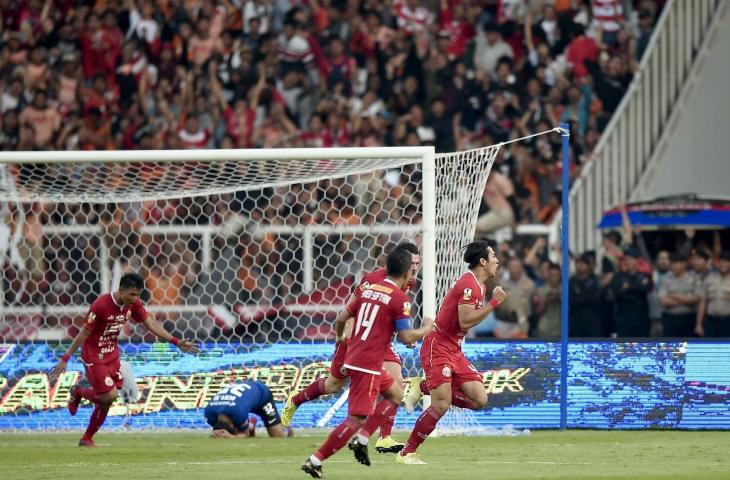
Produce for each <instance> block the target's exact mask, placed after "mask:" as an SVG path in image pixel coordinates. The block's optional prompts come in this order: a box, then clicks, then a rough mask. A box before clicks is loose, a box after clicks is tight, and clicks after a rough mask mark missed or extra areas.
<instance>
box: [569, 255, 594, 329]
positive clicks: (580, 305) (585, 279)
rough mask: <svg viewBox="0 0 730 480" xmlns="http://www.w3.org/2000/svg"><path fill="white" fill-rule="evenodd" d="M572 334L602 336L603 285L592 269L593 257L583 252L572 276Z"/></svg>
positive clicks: (576, 262) (576, 260) (576, 261)
mask: <svg viewBox="0 0 730 480" xmlns="http://www.w3.org/2000/svg"><path fill="white" fill-rule="evenodd" d="M569 290H570V324H569V327H570V336H571V337H600V336H601V316H600V315H598V311H599V309H600V307H601V285H600V283H599V282H598V278H597V277H596V274H595V273H593V271H592V270H591V259H590V257H589V256H588V255H587V254H585V253H584V254H583V255H581V256H580V257H578V258H576V259H575V275H573V276H572V277H571V278H570V289H569Z"/></svg>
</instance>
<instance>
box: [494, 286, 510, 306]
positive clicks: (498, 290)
mask: <svg viewBox="0 0 730 480" xmlns="http://www.w3.org/2000/svg"><path fill="white" fill-rule="evenodd" d="M492 298H493V299H495V300H496V301H498V302H499V303H502V302H504V299H505V298H507V292H505V291H504V289H503V288H502V287H500V286H499V285H497V286H496V287H494V290H492Z"/></svg>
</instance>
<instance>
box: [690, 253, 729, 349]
mask: <svg viewBox="0 0 730 480" xmlns="http://www.w3.org/2000/svg"><path fill="white" fill-rule="evenodd" d="M717 270H718V271H717V272H712V273H710V274H709V275H708V276H707V278H706V279H705V281H704V282H703V284H702V287H701V288H700V291H699V297H700V303H699V307H698V309H697V324H696V325H695V333H696V334H697V335H700V336H706V337H730V251H724V252H722V254H720V263H719V265H718V268H717Z"/></svg>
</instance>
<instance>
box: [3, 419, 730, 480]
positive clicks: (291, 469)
mask: <svg viewBox="0 0 730 480" xmlns="http://www.w3.org/2000/svg"><path fill="white" fill-rule="evenodd" d="M260 433H262V434H263V436H257V437H256V438H253V439H242V440H211V439H208V438H207V436H206V434H205V433H203V432H185V433H147V432H142V433H104V432H103V431H102V432H101V433H100V434H97V436H96V438H95V440H96V442H97V444H98V445H99V447H98V448H94V449H85V448H79V447H77V446H76V443H77V442H78V438H79V436H80V432H79V433H78V434H66V433H64V434H56V433H49V434H0V466H2V469H1V470H0V472H2V473H1V478H3V479H8V480H9V479H23V480H36V479H53V480H58V479H83V480H87V479H104V480H106V479H116V478H119V479H125V480H131V479H142V480H153V479H165V480H171V479H174V480H183V479H195V480H215V479H226V480H228V479H246V480H248V479H266V480H273V479H280V478H281V479H289V478H293V479H297V478H299V479H305V478H310V477H309V476H308V475H306V474H305V473H304V472H302V471H300V470H299V467H300V465H301V463H302V462H303V461H304V460H305V459H306V458H307V456H308V455H309V454H310V453H312V452H313V451H314V450H315V449H316V448H317V447H318V446H319V444H320V443H321V442H322V440H323V439H324V435H325V434H324V433H318V434H311V433H308V434H302V435H300V436H298V437H295V438H293V439H270V438H268V437H267V436H266V434H265V432H263V431H262V432H260ZM395 437H396V438H399V439H403V438H404V437H405V433H404V432H399V433H397V434H396V435H395ZM419 453H420V455H421V458H423V459H424V460H425V461H426V462H428V465H422V466H405V465H395V464H394V463H393V456H392V455H379V454H376V453H374V452H372V447H371V459H372V460H373V465H372V466H371V467H369V468H368V467H364V466H362V465H359V464H357V463H355V461H354V459H353V458H352V455H351V452H350V451H349V450H347V449H346V448H345V450H343V451H341V452H339V453H337V455H335V456H334V457H332V458H331V459H330V460H329V461H327V462H326V463H325V469H324V475H325V478H326V479H332V480H335V479H358V480H359V479H378V480H386V479H398V480H408V479H414V480H422V479H451V478H454V479H463V480H472V479H489V480H499V479H509V480H515V479H583V478H586V479H607V478H611V479H614V478H620V479H632V480H633V479H681V478H686V479H692V480H699V479H730V460H729V458H728V457H729V456H730V433H723V432H679V431H638V432H626V431H624V432H619V431H569V432H556V431H537V432H532V435H530V436H526V437H511V438H505V437H481V438H480V437H452V438H432V439H429V440H428V441H427V442H426V443H425V444H424V445H423V447H421V450H420V451H419Z"/></svg>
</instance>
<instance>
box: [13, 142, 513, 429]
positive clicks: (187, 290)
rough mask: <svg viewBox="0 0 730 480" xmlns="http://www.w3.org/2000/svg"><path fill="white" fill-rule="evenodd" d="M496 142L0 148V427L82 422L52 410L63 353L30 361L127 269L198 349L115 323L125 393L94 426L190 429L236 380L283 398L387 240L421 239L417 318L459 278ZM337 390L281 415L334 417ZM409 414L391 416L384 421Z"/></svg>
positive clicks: (49, 352) (412, 366)
mask: <svg viewBox="0 0 730 480" xmlns="http://www.w3.org/2000/svg"><path fill="white" fill-rule="evenodd" d="M498 150H499V146H493V147H486V148H482V149H476V150H471V151H466V152H458V153H450V154H443V155H435V154H434V152H433V148H431V147H404V148H400V147H398V148H363V149H279V150H219V151H211V150H205V151H200V150H198V151H195V150H190V151H131V152H121V151H120V152H53V153H44V152H14V153H4V154H3V157H2V161H3V162H4V163H2V164H0V217H1V218H2V222H0V270H1V271H2V279H3V280H2V282H1V283H0V429H34V428H44V429H49V428H50V429H54V428H58V429H65V428H83V427H85V425H86V423H87V420H88V415H89V414H90V411H91V409H90V407H88V406H83V405H82V408H81V410H80V413H79V415H77V416H76V417H70V416H69V415H68V414H67V412H66V410H65V403H66V401H67V399H68V395H69V389H70V387H71V386H73V385H74V384H76V383H79V382H84V381H85V380H84V367H83V364H82V363H81V361H80V359H79V357H78V354H77V355H76V356H75V358H74V359H73V360H72V361H71V362H70V363H69V368H68V371H67V372H66V373H65V374H64V375H62V376H61V378H60V379H59V380H58V381H57V382H56V383H50V380H49V377H48V372H50V370H51V369H52V367H53V366H54V365H55V363H56V361H57V359H58V358H59V357H60V356H61V354H62V352H63V351H64V350H65V349H66V348H67V346H68V343H69V342H70V341H71V340H72V339H73V338H74V336H75V335H76V333H77V332H78V331H79V328H80V325H81V324H82V321H83V318H84V315H85V314H86V311H87V309H88V306H89V304H90V303H91V302H92V301H93V300H94V299H95V298H96V297H97V296H98V295H99V294H101V293H104V292H108V291H111V290H113V289H115V285H116V284H117V282H118V279H119V277H120V276H121V275H122V274H123V273H126V272H129V271H135V272H139V273H140V274H141V275H142V276H143V277H144V278H145V282H146V291H145V293H144V296H143V300H144V301H145V303H146V305H147V306H148V310H149V311H150V312H152V313H153V314H154V315H155V316H156V318H157V320H158V321H159V322H161V323H162V324H164V326H165V327H166V328H167V329H168V330H169V331H171V332H174V334H175V335H177V336H179V337H181V338H182V337H184V338H189V339H194V340H196V341H197V342H200V344H201V350H202V353H201V354H200V355H199V356H197V357H196V356H191V355H185V354H182V353H180V352H179V351H178V350H177V349H175V348H174V347H172V346H169V345H167V344H161V343H155V342H154V340H155V339H154V337H151V336H150V335H149V334H147V333H146V332H145V331H144V329H143V328H141V327H135V326H133V325H132V324H131V323H129V324H128V325H127V326H126V328H125V330H124V331H123V332H122V334H121V336H120V346H121V349H122V357H123V359H124V360H126V361H127V362H128V364H129V371H130V373H129V375H131V376H132V382H131V383H132V385H133V387H134V388H130V391H128V392H125V393H126V394H125V395H124V397H125V398H124V399H123V400H120V401H119V402H118V404H117V405H115V406H114V407H113V409H112V411H111V412H110V417H109V419H108V420H107V424H106V425H107V427H111V428H115V427H117V428H119V427H121V426H127V427H131V428H177V427H204V426H206V424H205V421H204V419H203V416H202V411H201V408H202V407H204V406H205V405H206V404H207V402H208V401H209V399H210V398H211V397H212V396H213V395H214V394H215V393H217V392H218V391H219V390H220V389H221V388H222V387H223V386H224V385H226V384H228V383H230V382H231V381H235V380H239V379H256V380H261V381H264V382H266V383H267V384H268V385H269V386H270V387H271V389H272V391H273V393H274V396H275V399H276V400H277V401H283V400H284V399H285V398H286V396H287V395H288V394H289V393H290V392H292V391H296V390H298V389H300V388H301V387H303V386H306V385H308V384H309V383H310V382H311V381H313V380H314V379H315V378H316V377H317V376H319V375H324V374H326V371H327V366H328V362H329V360H330V357H331V354H332V350H333V349H332V343H331V342H332V340H333V338H334V335H333V331H332V324H333V319H334V318H335V316H336V314H337V313H338V312H339V311H340V310H341V309H342V308H343V306H344V302H345V300H346V299H347V297H348V296H349V294H350V292H351V289H352V287H353V285H354V284H355V282H356V281H357V279H359V277H360V276H361V275H362V274H363V273H364V272H367V271H370V270H373V269H375V268H377V267H379V266H382V260H383V253H384V252H386V251H387V250H388V249H389V248H390V247H391V246H393V245H395V244H396V243H398V242H400V241H404V240H409V241H413V242H415V243H417V244H419V245H420V246H421V249H422V252H423V269H422V272H421V275H420V278H419V282H418V287H417V289H416V292H415V297H416V298H415V301H414V305H415V312H414V313H415V317H416V318H417V319H418V320H420V318H422V317H423V315H424V314H427V315H429V316H433V315H434V314H435V311H436V306H437V304H438V302H439V301H440V299H441V298H442V297H443V296H444V294H445V293H446V291H447V290H448V288H449V287H450V286H451V284H452V283H453V281H454V280H455V279H456V278H457V277H458V276H459V275H460V274H461V273H462V272H463V264H462V262H461V260H460V253H459V249H460V247H461V246H463V245H464V244H465V243H467V242H468V241H470V240H471V239H472V238H473V234H474V227H475V223H476V218H477V214H478V209H479V205H480V201H481V198H482V195H483V192H484V185H485V181H486V178H487V175H488V173H489V170H490V168H491V166H492V163H493V161H494V158H495V156H496V154H497V152H498ZM398 348H401V347H398ZM400 351H401V353H403V355H404V361H405V365H404V366H405V368H406V370H407V371H404V375H405V376H408V375H417V374H420V362H419V361H418V359H417V353H416V352H414V351H410V350H407V349H405V348H401V350H400ZM337 401H338V398H337V396H335V397H334V398H331V399H326V400H324V401H322V402H312V403H310V404H307V405H305V406H304V407H303V408H302V409H301V410H300V412H299V413H298V414H297V416H296V417H295V423H294V426H295V427H296V426H301V427H308V426H316V425H318V423H320V421H321V419H322V418H323V417H324V416H325V415H329V418H331V420H330V421H331V422H336V421H338V419H340V418H342V416H343V415H344V414H345V410H346V409H342V408H340V409H334V411H333V409H332V407H333V406H335V404H336V402H337ZM122 402H124V403H122ZM414 420H415V416H407V415H405V413H403V414H402V415H399V418H398V423H397V424H396V428H398V427H402V428H405V427H409V426H411V425H412V423H413V421H414ZM107 427H105V428H107Z"/></svg>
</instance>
